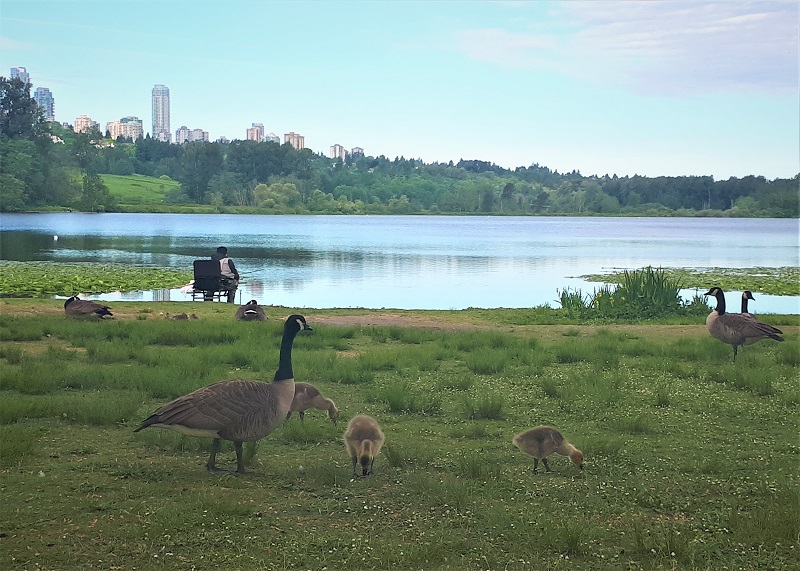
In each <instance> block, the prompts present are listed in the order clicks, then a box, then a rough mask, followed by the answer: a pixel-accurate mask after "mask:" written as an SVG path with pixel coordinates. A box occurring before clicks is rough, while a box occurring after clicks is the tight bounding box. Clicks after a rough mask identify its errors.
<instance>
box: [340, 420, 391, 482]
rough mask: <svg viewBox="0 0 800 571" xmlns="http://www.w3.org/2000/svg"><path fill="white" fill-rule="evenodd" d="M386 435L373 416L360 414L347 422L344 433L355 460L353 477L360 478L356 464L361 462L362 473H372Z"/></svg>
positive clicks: (348, 449)
mask: <svg viewBox="0 0 800 571" xmlns="http://www.w3.org/2000/svg"><path fill="white" fill-rule="evenodd" d="M383 441H384V435H383V432H382V431H381V427H380V426H378V421H376V420H375V419H374V418H372V417H371V416H367V415H366V414H358V415H356V416H354V417H353V418H351V419H350V422H348V423H347V430H346V431H345V433H344V445H345V448H347V452H348V453H349V454H350V458H351V459H352V460H353V477H354V478H358V474H357V473H356V464H357V463H360V464H361V475H362V476H369V475H370V474H372V464H373V463H374V462H375V456H377V455H378V452H380V451H381V447H382V446H383Z"/></svg>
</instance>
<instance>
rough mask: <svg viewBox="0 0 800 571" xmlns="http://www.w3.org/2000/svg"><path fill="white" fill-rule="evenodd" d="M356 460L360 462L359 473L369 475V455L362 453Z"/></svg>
mask: <svg viewBox="0 0 800 571" xmlns="http://www.w3.org/2000/svg"><path fill="white" fill-rule="evenodd" d="M358 461H359V462H360V463H361V475H362V476H369V464H370V457H369V456H367V455H366V454H364V455H363V456H361V458H359V459H358Z"/></svg>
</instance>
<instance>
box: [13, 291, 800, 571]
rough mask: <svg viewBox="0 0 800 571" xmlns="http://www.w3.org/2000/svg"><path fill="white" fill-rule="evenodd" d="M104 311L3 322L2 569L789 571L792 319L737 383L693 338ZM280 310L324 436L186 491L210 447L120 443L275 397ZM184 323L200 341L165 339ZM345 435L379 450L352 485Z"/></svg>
mask: <svg viewBox="0 0 800 571" xmlns="http://www.w3.org/2000/svg"><path fill="white" fill-rule="evenodd" d="M113 305H114V306H113V307H112V311H114V312H115V317H114V318H113V319H108V320H105V321H100V322H98V321H91V320H80V319H71V318H67V317H66V316H64V315H63V310H62V309H61V304H60V302H58V301H57V300H40V299H28V300H19V299H12V300H0V340H2V345H0V365H1V366H0V383H2V384H1V385H0V403H1V404H0V454H1V455H0V489H2V497H3V502H2V506H1V507H0V545H1V546H2V551H0V566H1V567H2V568H7V569H95V568H96V569H174V570H186V569H247V570H249V569H254V570H255V569H258V570H283V569H315V570H321V569H328V570H334V569H336V570H338V569H396V570H408V569H424V570H453V571H456V570H458V571H461V570H473V569H474V570H478V569H482V570H486V569H490V570H541V569H591V570H598V571H600V570H609V569H611V570H617V569H618V570H623V569H624V570H629V569H658V570H668V569H669V570H671V569H681V570H683V569H689V570H691V569H703V570H717V569H745V570H756V569H758V570H761V569H797V568H800V545H798V534H800V521H798V514H800V494H798V483H800V482H799V481H798V465H799V464H800V443H799V442H798V428H799V427H800V387H798V382H797V379H798V377H799V376H800V375H799V374H800V350H799V349H800V346H799V344H798V341H799V340H800V335H799V334H800V326H799V325H798V320H799V319H800V318H799V317H798V316H766V317H765V320H768V321H770V322H772V323H776V324H780V327H781V329H783V331H784V332H785V337H786V341H785V342H784V343H775V342H761V343H758V344H755V345H752V346H748V347H745V348H744V349H743V350H742V351H740V354H739V357H738V359H737V361H736V363H733V362H732V351H731V348H730V347H729V346H727V345H723V344H722V343H720V342H718V341H716V340H715V339H712V338H711V337H710V336H709V335H708V333H707V332H706V330H705V326H704V325H703V323H702V319H698V318H692V319H687V320H686V321H685V322H683V323H674V322H672V321H671V322H670V324H655V325H654V324H640V323H631V324H628V325H625V324H621V325H604V326H593V325H585V324H581V323H579V322H577V323H573V324H565V325H538V324H531V323H526V322H525V320H524V319H520V318H519V317H518V318H511V316H509V312H511V310H498V311H497V312H495V311H492V310H475V311H472V310H467V311H463V312H393V315H399V316H400V317H399V318H398V320H397V321H396V322H394V323H390V322H387V321H384V322H382V323H386V325H381V326H375V325H365V324H363V323H367V322H375V321H376V320H377V316H378V314H379V312H368V311H363V310H330V311H329V310H315V309H303V310H297V309H294V308H268V320H267V321H266V322H251V323H243V322H237V321H235V320H234V319H233V317H232V316H233V312H234V310H235V307H232V306H229V305H227V304H219V303H214V304H212V303H205V304H204V303H187V302H184V303H179V302H172V303H169V302H138V303H136V302H125V303H118V304H113ZM298 311H299V312H300V313H303V314H304V315H305V316H306V318H307V320H308V322H309V324H310V325H311V326H312V327H313V328H314V332H313V333H308V334H306V333H301V334H300V335H299V336H298V337H297V339H296V340H295V344H294V354H293V357H294V372H295V378H296V379H297V380H303V381H307V382H311V383H313V384H315V385H316V386H317V387H318V388H320V389H321V390H322V392H323V393H324V394H325V395H326V396H328V397H330V398H332V399H333V400H334V401H335V402H336V404H337V406H338V407H339V409H340V410H341V420H340V422H339V424H338V426H334V425H333V424H332V423H330V422H329V421H328V420H327V419H326V415H325V413H323V412H321V411H309V412H308V413H307V414H306V418H305V422H304V423H301V422H300V420H299V419H297V418H296V417H293V418H292V419H291V420H289V421H287V422H286V423H285V424H284V425H283V426H282V427H281V428H279V429H278V430H277V431H276V432H274V433H273V434H271V435H270V436H268V437H267V438H265V439H264V440H262V441H261V442H259V443H258V445H257V446H250V447H247V446H246V453H247V456H248V461H249V466H248V470H249V472H248V474H246V475H244V476H241V477H234V476H223V477H220V476H212V475H210V474H208V473H206V472H205V470H204V465H205V462H206V459H207V456H208V451H209V444H210V442H209V441H208V440H207V439H199V438H191V437H184V436H180V435H178V434H176V433H173V432H169V431H164V430H159V429H152V428H151V429H147V430H145V431H142V432H140V433H136V434H134V433H133V429H134V428H135V427H136V426H138V424H139V422H140V421H141V420H143V419H144V418H146V417H147V416H148V415H149V414H150V413H151V412H152V411H153V410H154V409H155V408H157V407H158V406H160V405H161V404H163V403H165V402H168V401H169V400H171V399H173V398H175V397H177V396H179V395H182V394H185V393H187V392H189V391H191V390H194V389H195V388H198V387H201V386H204V385H206V384H209V383H211V382H214V381H217V380H222V379H227V378H252V379H262V380H265V381H269V380H271V378H272V375H273V373H274V371H275V368H276V366H277V361H278V345H279V343H280V333H281V328H282V320H283V318H284V317H285V316H287V315H289V314H290V313H294V312H298ZM180 312H187V313H195V314H196V315H197V317H198V319H196V320H189V321H173V320H169V319H165V318H164V316H165V315H166V314H168V313H169V314H172V315H174V314H176V313H180ZM521 315H524V312H522V313H521ZM364 316H369V319H370V320H371V321H368V320H367V318H366V317H364ZM359 320H361V321H362V322H363V323H362V324H359ZM412 323H416V324H417V325H416V326H414V325H412ZM421 325H424V326H421ZM357 413H367V414H370V415H372V416H374V417H375V418H376V419H378V421H379V422H380V423H381V426H382V428H383V430H384V432H385V433H386V445H385V447H384V449H383V451H382V452H381V454H380V455H379V456H378V458H377V460H376V461H375V474H374V475H373V476H371V477H369V478H363V479H362V478H359V479H357V480H351V466H350V461H349V458H348V457H347V455H346V452H345V449H344V445H343V443H342V434H343V431H344V429H345V425H346V422H347V420H349V418H351V417H352V416H354V415H355V414H357ZM537 424H553V425H556V426H558V427H559V428H561V430H562V431H563V433H564V434H565V436H566V437H567V438H568V439H569V440H570V441H571V442H572V443H573V444H574V445H575V446H576V447H578V448H579V449H581V450H582V451H583V452H584V454H585V457H586V469H585V470H584V471H583V472H581V471H579V470H578V469H577V468H576V467H575V466H574V465H573V464H572V463H571V462H570V461H569V459H567V458H564V457H560V456H554V457H552V458H551V459H550V465H551V467H552V468H554V469H555V470H557V473H556V474H553V475H544V474H539V475H533V474H532V470H531V469H532V460H531V458H530V457H528V456H525V455H524V454H522V453H520V452H519V451H518V450H517V449H516V448H514V447H513V446H512V444H511V438H512V436H513V435H514V434H516V433H518V432H521V431H523V430H525V429H527V428H530V427H532V426H535V425H537ZM223 450H224V452H223V453H222V454H220V456H219V458H218V465H220V466H231V465H234V464H235V459H234V455H233V452H232V447H230V446H226V447H225V448H223Z"/></svg>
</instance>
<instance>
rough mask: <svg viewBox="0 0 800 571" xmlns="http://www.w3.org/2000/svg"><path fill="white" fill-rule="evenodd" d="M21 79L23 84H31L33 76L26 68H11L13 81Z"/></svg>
mask: <svg viewBox="0 0 800 571" xmlns="http://www.w3.org/2000/svg"><path fill="white" fill-rule="evenodd" d="M15 78H19V79H20V80H21V81H22V83H30V82H31V76H30V74H29V73H28V69H27V68H24V67H12V68H11V79H15Z"/></svg>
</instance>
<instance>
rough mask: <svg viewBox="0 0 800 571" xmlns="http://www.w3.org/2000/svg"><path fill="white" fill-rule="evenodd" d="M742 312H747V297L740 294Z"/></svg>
mask: <svg viewBox="0 0 800 571" xmlns="http://www.w3.org/2000/svg"><path fill="white" fill-rule="evenodd" d="M742 313H749V312H748V311H747V297H746V296H744V295H743V296H742Z"/></svg>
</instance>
